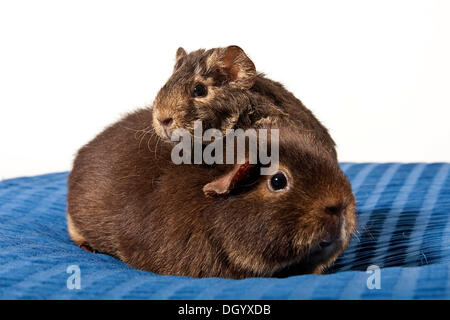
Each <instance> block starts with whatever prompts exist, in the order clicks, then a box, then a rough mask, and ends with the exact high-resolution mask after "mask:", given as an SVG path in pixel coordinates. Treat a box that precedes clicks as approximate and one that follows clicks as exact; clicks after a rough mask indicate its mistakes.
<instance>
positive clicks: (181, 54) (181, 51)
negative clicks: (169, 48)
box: [173, 47, 187, 70]
mask: <svg viewBox="0 0 450 320" xmlns="http://www.w3.org/2000/svg"><path fill="white" fill-rule="evenodd" d="M186 55H187V53H186V50H184V49H183V48H182V47H179V48H178V49H177V53H176V55H175V66H174V68H173V69H174V70H176V69H178V68H179V67H180V64H181V63H180V60H181V58H183V57H185V56H186Z"/></svg>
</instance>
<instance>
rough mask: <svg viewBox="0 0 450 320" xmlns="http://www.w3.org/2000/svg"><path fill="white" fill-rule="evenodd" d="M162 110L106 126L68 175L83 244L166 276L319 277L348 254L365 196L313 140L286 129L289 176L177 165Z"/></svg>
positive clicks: (72, 220) (74, 227)
mask: <svg viewBox="0 0 450 320" xmlns="http://www.w3.org/2000/svg"><path fill="white" fill-rule="evenodd" d="M159 140H160V139H159V138H158V137H157V135H156V134H155V132H154V129H153V127H152V110H151V109H141V110H138V111H136V112H134V113H131V114H129V115H128V116H126V117H125V118H124V119H122V120H120V121H119V122H117V123H115V124H113V125H111V126H110V127H109V128H107V129H105V130H104V131H103V132H102V133H100V134H99V135H98V136H97V137H96V138H94V139H93V140H92V141H91V142H89V143H88V144H87V145H85V146H84V147H83V148H81V149H80V151H79V152H78V154H77V156H76V159H75V161H74V165H73V169H72V171H71V173H70V175H69V180H68V207H67V218H68V231H69V234H70V236H71V238H72V239H73V241H74V242H75V243H77V244H78V245H79V246H81V247H84V248H89V249H90V250H93V251H97V252H101V253H105V254H109V255H112V256H115V257H117V258H119V259H121V260H122V261H124V262H126V263H127V264H129V265H130V266H132V267H134V268H137V269H142V270H147V271H151V272H156V273H160V274H167V275H184V276H193V277H227V278H236V279H239V278H245V277H263V276H264V277H270V276H278V275H280V276H282V275H286V272H288V274H289V272H291V271H294V273H295V274H301V273H321V272H322V271H323V270H324V269H325V268H326V267H327V266H329V265H330V264H331V263H332V262H333V261H334V260H335V259H336V257H337V256H338V255H339V254H340V253H341V252H342V251H343V250H344V248H346V246H347V245H348V242H349V239H350V237H351V235H352V233H353V231H354V228H355V224H356V215H355V198H354V196H353V193H352V190H351V187H350V184H349V181H348V180H347V178H346V177H345V176H344V174H343V173H342V171H341V170H340V168H339V166H338V163H337V161H336V160H335V159H334V158H333V157H332V156H331V155H330V154H329V153H328V152H327V151H325V149H324V148H323V146H322V144H320V143H317V141H316V140H315V138H314V136H312V135H309V134H302V133H298V132H294V130H291V129H281V130H280V143H279V159H280V160H279V163H280V164H279V170H278V171H277V172H276V173H274V174H273V175H271V176H263V175H260V172H259V170H257V169H258V165H257V164H256V165H251V164H248V163H245V164H242V165H238V164H236V165H215V166H207V165H193V164H192V165H189V164H181V165H175V164H174V163H173V162H172V161H171V157H170V154H171V150H172V145H171V144H168V143H158V142H159Z"/></svg>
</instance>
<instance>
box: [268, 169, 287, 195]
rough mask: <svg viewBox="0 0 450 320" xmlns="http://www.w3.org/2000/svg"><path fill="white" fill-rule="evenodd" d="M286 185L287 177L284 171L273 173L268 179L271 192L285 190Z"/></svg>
mask: <svg viewBox="0 0 450 320" xmlns="http://www.w3.org/2000/svg"><path fill="white" fill-rule="evenodd" d="M287 187H288V178H287V177H286V174H285V173H284V172H281V171H280V172H277V173H275V174H274V175H273V176H272V177H271V178H270V180H269V189H270V190H271V191H273V192H279V191H282V190H285V189H286V188H287Z"/></svg>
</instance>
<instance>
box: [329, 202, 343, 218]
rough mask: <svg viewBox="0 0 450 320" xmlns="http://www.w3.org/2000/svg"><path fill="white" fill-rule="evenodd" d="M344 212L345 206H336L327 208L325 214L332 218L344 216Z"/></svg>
mask: <svg viewBox="0 0 450 320" xmlns="http://www.w3.org/2000/svg"><path fill="white" fill-rule="evenodd" d="M344 210H345V205H343V204H337V205H334V206H327V207H325V212H326V213H328V214H330V215H332V216H338V215H340V214H342V212H343V211H344Z"/></svg>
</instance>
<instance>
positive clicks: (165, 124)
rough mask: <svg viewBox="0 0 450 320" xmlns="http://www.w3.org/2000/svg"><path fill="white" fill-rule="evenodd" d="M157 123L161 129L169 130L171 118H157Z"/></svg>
mask: <svg viewBox="0 0 450 320" xmlns="http://www.w3.org/2000/svg"><path fill="white" fill-rule="evenodd" d="M158 122H159V124H160V125H161V126H162V127H163V128H170V127H171V126H172V123H173V118H172V117H162V118H158Z"/></svg>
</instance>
